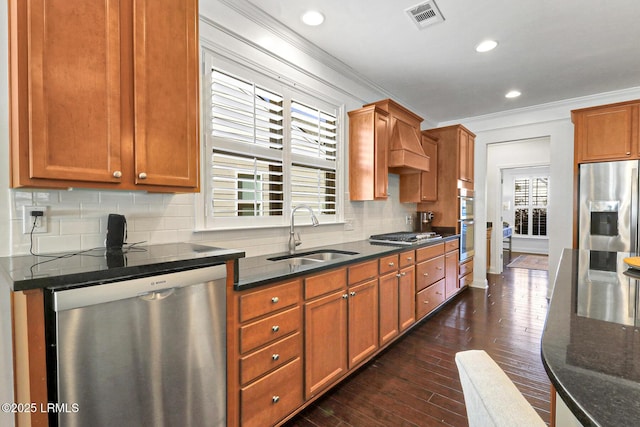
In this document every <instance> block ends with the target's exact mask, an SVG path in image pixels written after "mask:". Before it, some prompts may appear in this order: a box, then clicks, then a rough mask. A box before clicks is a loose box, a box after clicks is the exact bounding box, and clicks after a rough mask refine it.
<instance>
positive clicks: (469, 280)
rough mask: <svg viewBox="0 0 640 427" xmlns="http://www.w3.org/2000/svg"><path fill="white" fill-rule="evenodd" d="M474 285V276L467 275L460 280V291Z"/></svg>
mask: <svg viewBox="0 0 640 427" xmlns="http://www.w3.org/2000/svg"><path fill="white" fill-rule="evenodd" d="M472 283H473V274H467V275H466V276H463V277H461V278H460V289H462V288H464V287H465V286H469V285H471V284H472Z"/></svg>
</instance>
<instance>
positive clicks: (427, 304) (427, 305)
mask: <svg viewBox="0 0 640 427" xmlns="http://www.w3.org/2000/svg"><path fill="white" fill-rule="evenodd" d="M444 281H445V279H441V280H439V281H438V282H436V283H434V284H433V285H430V286H429V287H427V288H425V289H423V290H421V291H420V292H418V293H417V294H416V316H417V317H418V319H421V318H423V317H424V316H426V315H427V314H429V313H431V312H432V311H433V310H434V309H435V308H436V307H438V306H439V305H440V304H442V303H443V302H444Z"/></svg>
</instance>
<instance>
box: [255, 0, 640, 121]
mask: <svg viewBox="0 0 640 427" xmlns="http://www.w3.org/2000/svg"><path fill="white" fill-rule="evenodd" d="M249 1H250V2H251V3H253V4H254V5H255V6H257V7H259V8H261V9H262V10H263V11H264V12H266V13H267V14H269V15H271V16H272V17H273V18H275V19H276V20H277V21H279V22H281V23H282V24H284V25H285V26H287V27H288V28H289V29H291V30H292V31H294V32H295V33H297V34H299V35H300V36H302V37H303V38H305V39H307V40H308V41H310V42H311V43H313V44H315V45H316V46H318V47H319V48H320V49H322V50H324V51H325V52H327V53H329V54H330V55H332V56H334V57H335V58H337V59H339V60H340V61H342V62H343V63H345V64H347V65H348V66H349V67H351V68H353V69H354V70H356V71H357V72H358V73H359V74H360V75H362V76H363V77H364V78H366V79H368V80H369V81H371V82H373V83H375V84H376V85H378V86H380V87H381V88H383V89H384V90H385V91H387V92H388V93H390V94H392V95H393V96H392V97H393V98H394V99H395V100H396V101H398V102H400V103H402V104H404V105H406V106H407V107H408V108H411V109H413V110H414V111H416V112H418V113H419V114H421V115H422V116H424V117H425V118H428V119H429V120H431V121H433V122H444V121H451V120H455V119H461V118H466V117H474V116H479V115H484V114H489V113H495V112H499V111H505V110H511V109H514V108H521V107H527V106H532V105H538V104H545V103H549V102H553V101H559V100H563V99H571V98H576V97H581V96H586V95H592V94H596V93H603V92H610V91H616V90H621V89H627V88H632V87H640V1H639V0H609V1H605V0H511V1H509V0H482V1H478V0H436V3H437V5H438V8H439V9H440V11H441V12H442V14H443V15H444V18H445V21H444V22H442V23H437V24H435V25H432V26H430V27H427V28H425V29H423V30H418V29H417V27H416V26H415V24H414V23H413V22H412V21H411V20H410V18H409V16H408V15H407V14H406V12H405V9H407V8H409V7H411V6H414V5H416V4H419V3H420V0H366V1H365V0H359V1H358V0H249ZM309 8H313V9H317V10H320V11H321V12H322V13H323V14H324V15H325V17H326V20H325V22H324V24H322V25H321V26H319V27H308V26H306V25H304V24H302V22H301V21H300V15H301V14H302V12H303V11H305V10H306V9H309ZM487 38H492V39H495V40H497V41H498V42H499V45H498V47H497V48H496V49H495V50H493V51H491V52H489V53H485V54H479V53H477V52H475V46H476V45H477V44H478V43H479V42H480V41H482V40H484V39H487ZM511 89H518V90H519V91H521V92H522V96H520V97H519V98H517V99H506V98H505V97H504V95H505V93H506V92H507V91H509V90H511ZM370 101H374V100H370Z"/></svg>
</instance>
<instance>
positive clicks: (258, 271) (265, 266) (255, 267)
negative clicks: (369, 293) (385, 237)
mask: <svg viewBox="0 0 640 427" xmlns="http://www.w3.org/2000/svg"><path fill="white" fill-rule="evenodd" d="M458 237H459V236H458V235H448V236H443V238H442V239H435V240H429V241H427V242H423V243H420V244H415V245H390V244H381V243H371V242H369V241H368V240H361V241H357V242H348V243H340V244H335V245H328V246H322V247H321V248H298V249H297V250H296V252H297V253H298V254H302V253H305V252H312V251H316V250H318V249H327V250H338V251H347V252H356V253H357V254H355V255H350V256H347V257H344V258H339V259H335V260H332V261H325V262H321V263H314V264H304V265H291V264H289V263H287V262H286V261H284V260H283V261H269V260H268V258H277V257H279V256H283V255H288V252H282V253H277V254H269V255H262V256H257V257H249V258H243V259H241V260H240V269H239V273H240V277H239V281H238V282H237V283H236V285H235V289H236V290H237V291H241V290H244V289H249V288H253V287H256V286H262V285H266V284H269V283H274V282H277V281H282V280H287V279H291V278H295V277H299V276H303V275H307V274H309V273H316V272H320V271H323V270H329V269H332V268H336V267H339V266H342V265H347V264H353V263H354V262H362V261H366V260H369V259H374V258H378V257H380V256H385V255H391V254H393V253H399V252H404V251H408V250H412V249H418V248H422V247H425V246H431V245H435V244H438V243H440V242H443V241H448V240H452V239H456V238H458Z"/></svg>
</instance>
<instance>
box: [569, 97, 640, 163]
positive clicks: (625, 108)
mask: <svg viewBox="0 0 640 427" xmlns="http://www.w3.org/2000/svg"><path fill="white" fill-rule="evenodd" d="M634 108H635V109H636V111H637V106H634V105H622V106H610V107H603V108H599V109H593V110H587V111H583V112H580V113H576V114H575V116H574V123H575V125H576V129H575V132H576V140H575V143H576V145H577V150H576V152H577V154H578V157H579V160H578V161H579V162H582V161H600V160H623V159H628V158H631V155H632V150H633V149H634V147H633V123H634V121H635V120H636V119H637V118H636V117H634V115H633V111H634Z"/></svg>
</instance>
